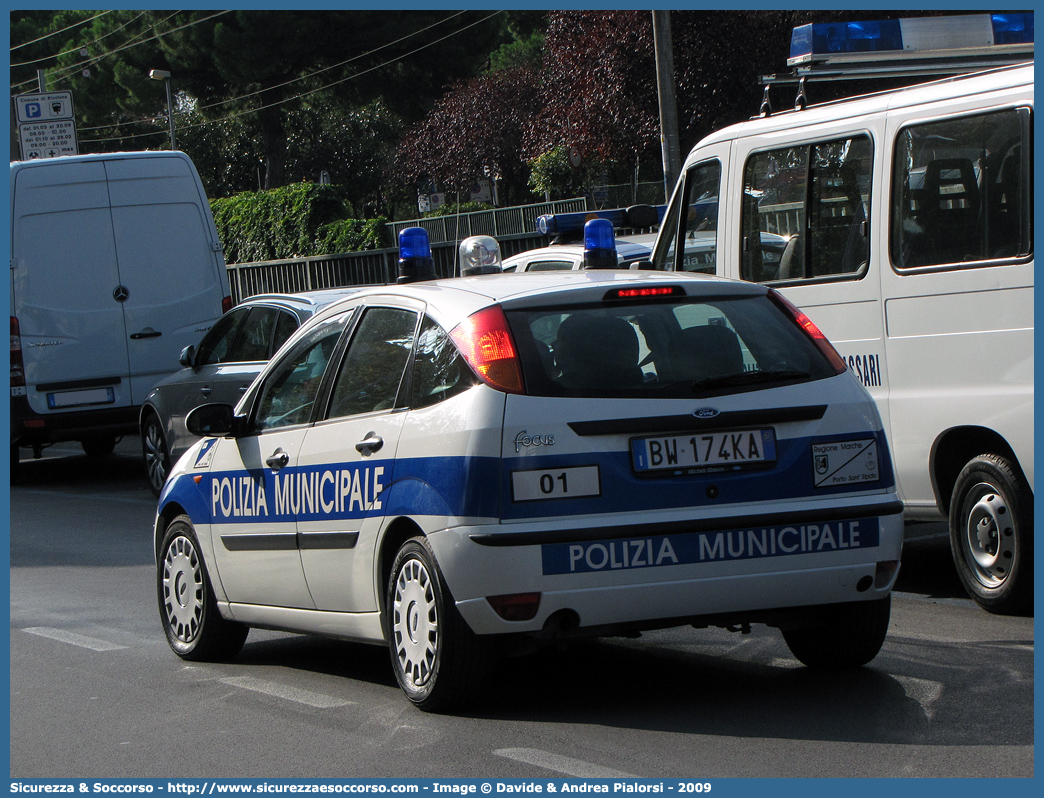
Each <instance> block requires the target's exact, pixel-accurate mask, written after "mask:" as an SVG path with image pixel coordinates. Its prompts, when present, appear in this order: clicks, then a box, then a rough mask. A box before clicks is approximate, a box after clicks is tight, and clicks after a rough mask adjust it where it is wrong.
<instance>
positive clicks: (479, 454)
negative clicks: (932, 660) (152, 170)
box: [154, 228, 903, 710]
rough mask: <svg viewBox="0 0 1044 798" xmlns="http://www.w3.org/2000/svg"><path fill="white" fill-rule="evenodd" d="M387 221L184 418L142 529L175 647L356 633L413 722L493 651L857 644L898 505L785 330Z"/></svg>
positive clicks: (735, 285) (831, 378)
mask: <svg viewBox="0 0 1044 798" xmlns="http://www.w3.org/2000/svg"><path fill="white" fill-rule="evenodd" d="M402 238H403V241H404V244H405V246H404V247H403V253H402V254H403V258H402V260H401V261H400V264H401V267H402V268H401V271H402V273H403V277H400V281H399V284H397V285H392V286H376V287H371V288H366V289H363V290H361V291H359V292H357V293H355V294H353V295H351V296H350V297H348V298H346V299H344V300H342V301H338V302H336V303H334V304H332V305H330V306H328V307H326V308H325V309H324V310H322V311H321V312H319V313H318V314H317V315H315V316H314V317H313V318H312V319H310V320H309V321H308V322H307V323H305V324H304V325H302V327H301V328H300V329H299V330H298V331H297V333H295V335H294V336H293V337H292V338H291V339H290V340H289V341H288V342H287V344H286V345H285V346H284V347H283V348H282V349H281V350H280V352H279V354H277V355H276V357H274V358H273V359H272V361H270V363H269V364H268V365H267V367H266V368H265V369H264V370H263V371H262V372H261V374H260V375H259V376H258V378H257V379H256V380H255V382H254V383H253V384H252V385H251V387H250V389H249V390H248V391H247V393H246V394H245V395H244V397H243V398H242V400H241V401H240V402H239V403H238V405H236V406H235V407H234V408H233V407H232V406H230V405H220V404H210V405H204V406H202V407H200V408H197V409H196V410H194V411H193V412H192V413H191V414H190V416H189V419H188V424H189V428H190V429H191V430H192V431H193V432H194V434H198V435H204V436H207V437H205V438H204V439H203V440H201V441H200V442H198V443H197V444H196V445H195V446H194V447H192V448H191V449H190V450H189V451H188V452H187V454H186V455H185V456H184V457H183V458H182V459H181V460H180V461H179V462H178V464H177V465H176V466H175V467H174V469H173V470H172V472H171V475H170V478H169V480H168V481H167V483H166V485H165V487H164V490H163V492H162V494H161V496H160V500H159V507H158V513H157V517H156V523H155V540H154V545H155V552H156V559H157V583H156V584H157V591H158V599H159V609H160V614H161V618H162V624H163V627H164V630H165V632H166V636H167V639H168V641H169V642H170V645H171V647H172V648H173V649H174V651H175V652H176V653H177V654H178V655H180V656H181V657H183V658H185V659H189V660H204V659H211V658H224V657H229V656H233V655H235V654H236V653H237V652H238V651H239V649H240V648H241V647H242V645H243V643H244V640H245V638H246V636H247V631H248V629H249V627H251V626H257V627H264V628H270V629H271V628H274V629H284V630H292V631H295V632H304V633H315V634H322V635H332V636H336V637H340V638H345V639H350V640H356V641H365V642H369V643H376V644H383V645H386V646H388V648H389V651H390V654H391V661H392V664H393V668H394V671H395V675H396V677H397V679H398V682H399V684H400V685H401V687H402V689H403V690H404V692H405V693H406V695H407V696H408V697H409V699H410V700H411V701H412V702H413V703H414V704H415V705H417V706H418V707H420V708H422V709H425V710H441V709H445V708H448V707H450V706H452V705H454V704H455V703H457V702H459V701H461V700H462V699H464V698H466V697H469V696H471V695H473V694H474V693H475V686H476V685H477V684H479V683H480V680H481V677H482V676H483V675H484V674H487V673H489V671H490V669H491V667H492V661H493V660H492V657H493V655H494V652H496V653H498V654H499V653H502V652H504V651H507V650H510V648H511V646H510V645H509V644H511V643H524V644H526V645H528V644H530V643H531V642H533V641H538V642H539V641H555V640H562V639H568V638H572V637H578V636H599V635H613V634H620V633H634V632H636V631H640V630H643V629H650V628H661V627H668V626H675V625H682V624H692V625H695V626H707V625H716V626H723V627H729V628H733V629H736V628H749V626H748V625H749V624H751V623H764V624H768V625H771V626H775V627H778V628H779V629H781V630H782V633H783V635H784V638H785V640H786V642H787V644H788V645H789V647H790V649H791V651H792V652H793V653H794V655H795V656H796V657H797V658H798V659H799V660H801V661H802V662H803V663H805V664H806V665H809V666H812V667H827V668H840V667H855V666H860V665H863V664H865V663H867V662H869V661H870V660H871V659H873V657H874V656H876V654H877V652H878V651H879V649H880V647H881V645H882V643H883V641H884V638H885V633H886V631H887V626H888V619H889V607H890V590H891V588H892V585H893V583H894V580H895V576H896V574H897V571H898V566H899V557H900V550H901V546H902V534H903V528H902V515H901V504H900V502H899V499H898V497H897V494H896V486H895V479H894V476H893V473H892V466H891V460H890V457H889V450H888V445H887V442H886V440H885V435H884V433H883V431H882V425H881V419H880V417H879V416H878V413H877V410H876V407H875V405H874V404H873V402H872V401H871V399H870V397H869V395H868V394H867V392H866V390H865V388H864V387H863V386H862V384H861V383H860V382H859V380H857V379H856V378H855V377H854V376H853V375H852V374H851V372H849V371H848V370H847V368H846V366H845V363H844V362H843V361H842V360H841V359H840V358H839V357H838V355H837V353H836V352H835V351H834V350H833V348H832V347H831V346H830V344H829V343H828V342H827V341H826V340H825V339H824V338H823V336H822V335H821V334H820V333H819V331H818V329H817V328H816V327H815V325H814V324H813V323H812V322H811V321H810V320H809V319H808V317H806V316H805V315H804V314H803V313H801V312H800V311H799V310H797V309H796V308H795V307H794V306H793V305H791V304H790V303H789V302H788V301H787V300H786V299H784V298H783V297H782V296H781V295H780V294H778V293H777V292H775V291H773V290H772V289H769V288H766V287H764V286H760V285H756V284H752V283H743V282H738V281H730V280H725V279H721V278H716V277H709V276H705V275H693V274H681V273H663V272H641V271H622V270H613V269H597V270H590V269H589V270H584V271H571V272H544V273H533V274H522V275H504V274H482V273H479V274H469V275H468V276H464V277H460V278H455V279H448V280H434V279H428V278H433V277H434V270H433V269H432V267H431V260H430V256H429V255H428V253H427V251H426V247H427V241H426V239H425V238H424V234H423V231H422V230H420V229H419V228H412V229H411V230H407V231H403V234H402ZM466 243H467V242H465V244H466ZM461 250H462V254H463V253H464V252H465V246H464V245H462V246H461ZM494 250H495V242H494V246H493V247H481V246H480V247H478V248H472V250H471V253H472V254H473V255H474V254H475V253H478V255H476V259H475V260H474V263H475V264H476V267H475V268H474V269H472V268H468V269H465V273H468V272H473V271H474V272H486V271H497V268H496V263H495V261H496V252H495V251H494Z"/></svg>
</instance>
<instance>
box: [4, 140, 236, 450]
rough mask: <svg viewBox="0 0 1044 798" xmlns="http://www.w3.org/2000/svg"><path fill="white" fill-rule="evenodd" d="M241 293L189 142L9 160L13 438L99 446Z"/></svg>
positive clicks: (22, 442)
mask: <svg viewBox="0 0 1044 798" xmlns="http://www.w3.org/2000/svg"><path fill="white" fill-rule="evenodd" d="M231 305H232V299H231V296H230V291H229V283H228V275H227V272H226V270H225V261H224V257H223V256H222V253H221V245H220V243H219V242H218V236H217V230H216V229H215V227H214V220H213V217H212V216H211V213H210V205H209V203H208V202H207V197H206V194H205V192H204V190H203V185H202V183H200V179H199V175H198V174H197V172H196V169H195V167H194V166H193V164H192V161H191V160H190V159H189V157H188V156H187V155H185V154H184V153H182V152H124V153H110V154H105V155H79V156H70V157H62V158H51V159H46V160H37V161H23V162H13V163H12V164H11V445H12V452H11V453H12V458H11V463H12V467H13V466H15V465H16V464H17V461H18V447H19V446H32V447H34V450H35V451H37V452H38V451H39V449H40V447H42V446H44V445H46V444H49V443H53V442H56V441H67V440H74V441H80V442H81V443H82V444H83V448H84V450H85V451H86V452H87V453H88V454H106V453H108V452H110V451H112V448H113V446H114V445H115V442H116V439H117V437H118V436H120V435H123V434H125V433H127V434H136V433H137V430H138V408H139V407H140V405H141V403H142V401H143V400H144V399H145V396H146V394H148V392H149V390H150V389H151V388H152V386H153V385H155V383H156V382H158V381H159V380H160V379H161V378H162V377H164V376H166V375H167V374H170V373H171V372H173V371H175V370H177V369H178V368H180V366H179V365H178V355H179V353H180V352H181V350H182V349H184V348H185V347H186V346H188V345H190V344H194V343H196V342H197V341H198V340H199V339H200V337H201V335H202V333H203V332H205V331H206V330H208V329H209V328H210V327H211V325H212V324H213V323H214V322H215V321H216V320H217V319H218V318H219V317H220V316H221V314H222V313H223V312H224V311H226V310H228V309H229V308H230V307H231Z"/></svg>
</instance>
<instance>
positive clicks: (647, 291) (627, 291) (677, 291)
mask: <svg viewBox="0 0 1044 798" xmlns="http://www.w3.org/2000/svg"><path fill="white" fill-rule="evenodd" d="M661 296H685V292H684V291H682V290H681V288H680V287H679V286H677V285H665V286H656V287H655V288H614V289H613V290H612V291H610V292H609V293H607V294H606V295H605V296H604V297H603V299H604V300H606V301H608V300H611V299H646V298H649V297H661Z"/></svg>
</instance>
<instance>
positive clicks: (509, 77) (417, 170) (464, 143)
mask: <svg viewBox="0 0 1044 798" xmlns="http://www.w3.org/2000/svg"><path fill="white" fill-rule="evenodd" d="M539 97H540V87H539V80H538V75H537V73H536V71H535V70H534V69H533V68H532V67H531V66H527V65H524V66H517V67H511V68H508V69H502V70H499V71H497V72H493V73H490V74H486V75H482V76H480V77H477V78H472V79H471V80H469V81H465V82H463V83H460V84H457V85H456V86H454V87H453V88H451V89H450V91H449V92H447V93H446V94H445V95H444V96H443V97H442V99H440V100H439V101H438V102H437V103H436V104H435V107H434V108H433V109H432V111H431V113H430V114H428V116H427V117H425V118H424V120H423V121H422V122H420V123H419V124H418V125H417V126H415V127H414V128H413V129H412V130H410V132H409V133H408V134H407V135H406V137H405V138H404V139H403V141H402V144H401V145H400V147H399V149H398V151H397V153H396V157H395V167H394V172H393V174H394V175H395V176H396V177H397V178H398V179H399V180H402V181H404V182H405V183H407V184H415V183H423V182H427V181H437V182H439V183H441V184H442V185H443V186H444V187H445V188H448V189H456V190H460V191H463V190H465V189H467V188H469V187H470V186H471V185H472V184H473V183H474V181H475V180H476V179H477V178H478V177H480V176H482V175H484V174H490V175H495V176H497V177H499V179H500V180H501V181H502V184H503V187H504V199H505V202H508V203H510V202H513V201H517V200H521V199H522V198H524V197H525V196H526V195H527V194H528V189H527V188H526V177H527V174H526V173H527V169H526V166H525V158H524V157H523V150H522V140H523V132H524V129H525V127H526V125H527V124H528V123H529V117H530V113H531V109H532V108H534V107H537V106H538V105H539Z"/></svg>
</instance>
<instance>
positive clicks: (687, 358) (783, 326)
mask: <svg viewBox="0 0 1044 798" xmlns="http://www.w3.org/2000/svg"><path fill="white" fill-rule="evenodd" d="M507 317H508V321H509V323H510V325H511V331H512V334H513V335H514V337H515V341H516V343H517V345H518V349H519V356H520V358H521V360H522V369H523V374H524V375H525V382H526V393H528V394H530V395H535V396H579V397H627V396H650V397H662V398H689V397H693V396H708V395H719V394H722V393H733V392H738V391H750V390H759V389H762V388H766V387H770V386H774V385H781V384H786V383H793V382H803V381H808V380H817V379H823V378H826V377H830V376H833V375H834V373H835V372H834V371H833V369H832V368H831V367H830V365H829V363H828V362H827V361H826V359H825V358H824V357H823V355H822V353H821V352H820V351H819V350H818V349H817V348H816V346H815V344H813V343H812V341H811V340H809V338H808V337H807V336H806V335H805V334H804V332H803V331H802V330H801V329H800V328H799V327H798V326H797V324H796V323H795V322H794V321H793V320H792V319H791V318H790V317H789V316H787V315H786V314H785V313H784V312H783V311H782V310H781V309H780V308H779V307H777V306H776V305H775V304H774V303H773V302H772V301H771V300H769V299H768V297H767V296H764V295H759V296H743V297H735V296H729V297H701V298H699V299H694V298H690V297H678V298H672V299H670V300H657V301H645V302H642V303H640V304H617V303H615V302H605V303H602V304H599V305H590V304H588V305H583V306H561V307H548V308H540V309H528V310H524V311H523V310H516V311H508V312H507Z"/></svg>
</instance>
